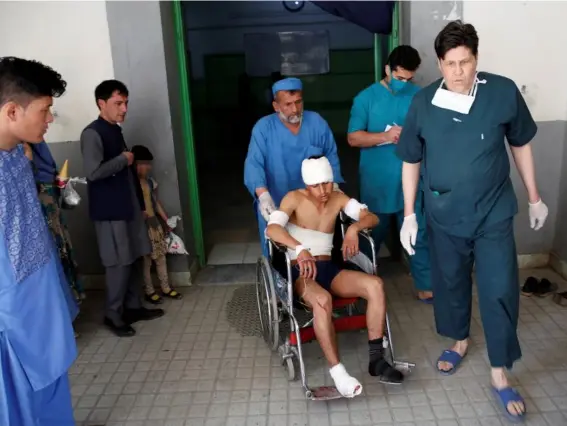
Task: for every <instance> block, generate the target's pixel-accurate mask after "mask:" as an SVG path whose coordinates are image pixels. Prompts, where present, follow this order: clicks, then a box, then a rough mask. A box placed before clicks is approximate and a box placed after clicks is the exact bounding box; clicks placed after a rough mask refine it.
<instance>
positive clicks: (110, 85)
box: [94, 80, 128, 104]
mask: <svg viewBox="0 0 567 426" xmlns="http://www.w3.org/2000/svg"><path fill="white" fill-rule="evenodd" d="M114 92H118V93H119V94H120V95H122V96H128V88H127V87H126V85H125V84H124V83H122V82H121V81H118V80H105V81H103V82H102V83H100V84H99V85H98V86H96V89H95V91H94V95H95V101H96V102H97V104H98V101H99V100H100V101H105V102H106V101H108V100H109V99H110V98H111V97H112V95H113V94H114Z"/></svg>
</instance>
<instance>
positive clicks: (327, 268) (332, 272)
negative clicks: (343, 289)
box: [284, 260, 341, 292]
mask: <svg viewBox="0 0 567 426" xmlns="http://www.w3.org/2000/svg"><path fill="white" fill-rule="evenodd" d="M315 265H316V266H317V276H316V277H315V281H316V282H317V284H319V285H320V286H321V287H323V288H324V289H325V290H327V291H328V292H330V291H331V283H332V282H333V280H334V279H335V277H336V276H337V275H339V272H341V269H340V268H339V267H338V266H337V265H336V264H335V263H334V262H333V261H332V260H318V261H316V262H315ZM284 277H285V275H284ZM298 278H299V265H294V266H292V268H291V279H292V281H293V284H294V285H295V281H297V279H298Z"/></svg>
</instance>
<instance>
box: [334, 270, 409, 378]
mask: <svg viewBox="0 0 567 426" xmlns="http://www.w3.org/2000/svg"><path fill="white" fill-rule="evenodd" d="M331 291H332V292H333V293H334V294H336V295H337V296H339V297H362V298H363V299H365V300H366V301H367V304H368V306H367V308H366V326H367V328H368V347H369V348H368V349H369V362H368V373H369V374H370V375H371V376H378V377H379V378H380V381H381V382H384V383H390V384H400V383H402V382H403V380H404V376H403V374H402V373H401V372H400V371H398V370H396V369H395V368H394V367H393V366H391V365H390V364H389V363H388V361H386V359H385V357H384V340H383V337H384V328H385V326H386V296H385V294H384V283H383V282H382V280H381V279H380V278H378V277H376V276H374V275H369V274H366V273H363V272H358V271H347V270H343V271H341V272H340V273H339V274H338V275H337V276H336V277H335V279H334V280H333V282H332V283H331Z"/></svg>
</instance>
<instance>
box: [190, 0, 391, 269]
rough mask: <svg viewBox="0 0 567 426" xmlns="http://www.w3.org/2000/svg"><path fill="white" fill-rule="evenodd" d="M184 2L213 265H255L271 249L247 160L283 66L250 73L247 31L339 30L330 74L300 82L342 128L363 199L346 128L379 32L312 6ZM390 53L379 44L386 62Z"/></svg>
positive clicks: (346, 162)
mask: <svg viewBox="0 0 567 426" xmlns="http://www.w3.org/2000/svg"><path fill="white" fill-rule="evenodd" d="M181 6H182V12H183V13H182V14H183V20H184V27H185V33H186V36H187V37H186V39H187V44H186V50H185V53H186V55H187V57H188V58H190V61H189V63H188V64H187V67H188V74H189V76H190V86H191V93H190V96H191V114H192V122H193V128H192V133H193V145H194V150H195V163H196V169H197V173H198V182H199V188H198V193H199V205H200V212H201V217H202V224H201V225H202V226H201V231H202V235H203V240H204V245H203V251H204V253H205V254H206V257H207V264H208V265H226V264H230V265H235V264H253V263H255V262H256V260H257V258H258V256H259V255H260V253H261V250H260V246H259V236H258V229H257V222H256V216H255V211H254V205H253V198H252V196H251V194H249V193H248V191H247V189H246V188H245V187H244V182H243V181H244V179H243V175H244V160H245V157H246V154H247V150H248V144H249V141H250V135H251V130H252V127H253V125H254V123H255V122H256V121H257V120H258V119H259V118H261V117H262V116H264V115H267V114H269V113H271V112H272V107H271V99H270V87H271V84H272V79H273V77H272V73H273V72H274V71H276V70H267V72H266V73H265V75H251V74H250V73H249V69H248V68H247V57H246V48H245V46H244V41H243V40H244V38H245V36H246V35H247V34H252V33H266V34H275V33H277V32H281V31H310V30H313V29H316V30H324V31H326V32H327V33H328V34H329V50H328V57H329V65H330V67H329V70H328V72H326V73H323V74H313V75H303V76H300V78H301V79H302V80H303V83H304V100H305V108H306V109H308V110H313V111H316V112H318V113H319V114H321V115H322V116H323V118H325V119H326V121H327V122H328V123H329V125H330V127H331V129H332V130H333V133H334V136H335V140H336V143H337V147H338V152H339V158H340V160H341V168H342V173H343V176H344V178H345V180H346V181H347V185H346V187H345V190H346V191H347V192H348V193H349V194H352V195H353V196H358V155H359V153H358V150H354V149H352V148H350V147H349V146H348V144H347V142H346V129H347V126H348V119H349V114H350V108H351V105H352V99H353V98H354V96H356V94H357V93H358V92H359V91H360V90H362V89H364V88H365V87H367V86H368V85H370V84H371V83H372V82H373V81H374V79H375V69H376V65H377V64H376V58H377V55H376V45H375V42H374V36H373V34H371V33H369V32H368V31H366V30H364V29H362V28H360V27H358V26H356V25H354V24H351V23H349V22H347V21H345V20H343V19H341V18H337V17H334V16H331V15H329V14H327V13H325V12H323V11H321V10H320V9H318V8H317V7H316V6H314V5H312V4H310V3H309V2H306V4H305V7H303V8H302V9H301V11H299V12H295V13H294V12H291V11H286V10H284V8H283V5H282V2H271V1H255V2H198V1H197V2H183V3H182V4H181ZM280 9H282V10H280ZM379 44H380V45H382V44H383V43H382V42H380V43H379ZM383 51H384V50H383V49H381V48H379V55H378V56H379V57H380V59H382V56H384V55H383V53H382V52H383ZM380 67H381V65H380Z"/></svg>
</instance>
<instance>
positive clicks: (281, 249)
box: [266, 238, 287, 253]
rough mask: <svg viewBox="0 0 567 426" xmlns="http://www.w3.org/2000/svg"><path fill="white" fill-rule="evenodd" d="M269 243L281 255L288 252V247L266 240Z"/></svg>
mask: <svg viewBox="0 0 567 426" xmlns="http://www.w3.org/2000/svg"><path fill="white" fill-rule="evenodd" d="M266 239H267V240H268V241H269V243H270V244H271V245H272V246H273V247H274V248H275V249H276V250H277V251H279V252H281V253H286V252H287V247H286V246H284V245H283V244H280V243H276V242H275V241H274V240H270V239H269V238H266Z"/></svg>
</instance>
